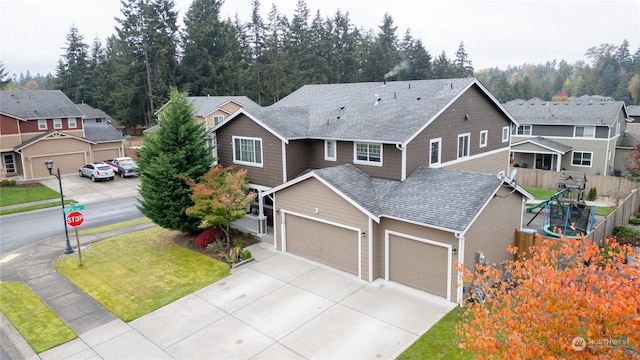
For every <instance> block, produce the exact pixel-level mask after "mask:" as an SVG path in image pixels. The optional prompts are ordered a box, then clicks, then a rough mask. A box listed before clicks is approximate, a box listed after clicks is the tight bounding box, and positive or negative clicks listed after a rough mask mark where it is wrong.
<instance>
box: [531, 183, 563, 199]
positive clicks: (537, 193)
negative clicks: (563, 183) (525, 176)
mask: <svg viewBox="0 0 640 360" xmlns="http://www.w3.org/2000/svg"><path fill="white" fill-rule="evenodd" d="M524 189H525V190H527V192H528V193H529V194H531V195H533V197H534V198H535V199H536V200H547V199H549V198H551V197H552V196H553V195H555V194H556V192H557V191H555V190H547V189H538V188H532V187H526V186H525V187H524Z"/></svg>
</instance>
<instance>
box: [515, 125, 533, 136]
mask: <svg viewBox="0 0 640 360" xmlns="http://www.w3.org/2000/svg"><path fill="white" fill-rule="evenodd" d="M520 129H522V132H523V133H522V134H520V132H519V131H520ZM525 129H529V131H528V132H527V131H524V130H525ZM532 131H533V127H532V126H531V125H520V126H518V127H517V128H516V133H515V134H514V135H519V136H531V134H532Z"/></svg>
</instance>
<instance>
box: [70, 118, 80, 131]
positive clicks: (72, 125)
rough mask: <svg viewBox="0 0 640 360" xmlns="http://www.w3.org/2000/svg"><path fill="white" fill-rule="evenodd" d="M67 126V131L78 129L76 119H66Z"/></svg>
mask: <svg viewBox="0 0 640 360" xmlns="http://www.w3.org/2000/svg"><path fill="white" fill-rule="evenodd" d="M67 126H68V127H69V129H75V128H77V127H78V123H77V122H76V118H68V119H67Z"/></svg>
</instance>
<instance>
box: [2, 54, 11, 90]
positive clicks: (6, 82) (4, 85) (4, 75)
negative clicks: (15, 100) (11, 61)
mask: <svg viewBox="0 0 640 360" xmlns="http://www.w3.org/2000/svg"><path fill="white" fill-rule="evenodd" d="M9 84H11V79H10V78H9V74H7V71H6V69H5V68H4V63H3V62H2V61H0V90H6V89H7V88H8V86H9Z"/></svg>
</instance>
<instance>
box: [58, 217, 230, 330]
mask: <svg viewBox="0 0 640 360" xmlns="http://www.w3.org/2000/svg"><path fill="white" fill-rule="evenodd" d="M179 234H180V233H178V232H175V231H169V230H165V229H162V228H160V227H154V228H150V229H146V230H141V231H136V232H133V233H128V234H124V235H120V236H116V237H113V238H110V239H107V240H102V241H99V242H96V243H93V244H91V246H90V247H89V249H87V250H86V251H84V252H83V253H82V263H83V265H82V266H80V265H79V261H78V257H77V255H70V256H65V257H61V258H59V259H58V260H57V261H56V263H55V268H56V269H57V270H58V272H60V273H61V274H62V275H63V276H65V277H66V278H67V279H69V280H70V281H71V282H72V283H74V284H76V285H77V286H78V287H79V288H80V289H82V290H83V291H84V292H86V293H87V294H89V295H90V296H91V297H93V298H94V299H96V300H97V301H98V302H99V303H101V304H102V305H103V306H104V307H106V308H107V309H109V311H111V312H112V313H114V314H115V315H116V316H118V317H119V318H120V319H122V320H124V321H131V320H133V319H136V318H138V317H140V316H142V315H145V314H148V313H150V312H152V311H153V310H156V309H158V308H160V307H162V306H164V305H167V304H169V303H171V302H173V301H175V300H177V299H180V298H182V297H184V296H186V295H188V294H191V293H193V292H194V291H196V290H198V289H201V288H203V287H205V286H207V285H209V284H212V283H214V282H216V281H218V280H220V279H222V278H224V277H226V276H228V275H229V274H230V271H229V265H227V264H226V263H223V262H220V261H217V260H214V259H211V258H210V257H207V256H205V255H202V254H199V253H196V252H193V251H190V250H187V249H185V248H182V247H180V246H178V245H176V244H175V243H174V238H175V236H177V235H179Z"/></svg>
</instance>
